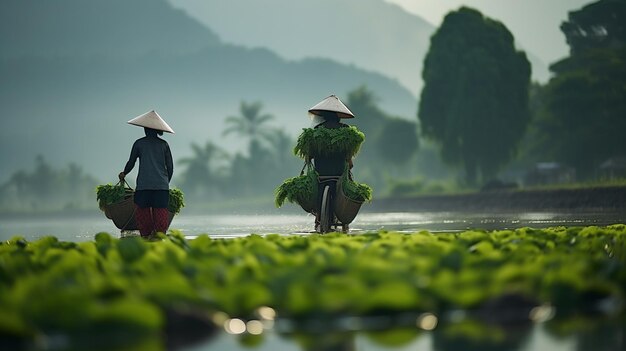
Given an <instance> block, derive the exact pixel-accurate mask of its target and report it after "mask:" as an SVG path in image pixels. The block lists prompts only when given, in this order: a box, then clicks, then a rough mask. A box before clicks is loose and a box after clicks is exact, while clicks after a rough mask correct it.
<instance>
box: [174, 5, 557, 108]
mask: <svg viewBox="0 0 626 351" xmlns="http://www.w3.org/2000/svg"><path fill="white" fill-rule="evenodd" d="M169 1H170V2H171V3H172V4H173V5H174V6H175V7H177V8H180V9H183V10H185V11H186V12H187V13H188V14H189V15H190V16H192V17H193V18H195V19H197V20H198V21H200V22H202V23H205V24H207V25H208V26H210V27H211V28H212V29H213V30H214V31H215V32H216V33H217V34H218V35H219V36H220V37H221V38H222V39H223V40H224V41H226V42H230V43H234V44H238V45H245V46H249V47H266V48H269V49H271V50H272V51H275V52H276V53H278V54H279V55H281V56H283V57H285V58H287V59H302V58H305V57H327V58H330V59H333V60H336V61H339V62H344V63H347V64H354V65H356V66H358V67H363V68H365V69H368V70H372V71H377V72H381V73H383V74H385V75H386V76H389V77H392V78H394V79H397V80H398V81H399V82H400V83H402V85H404V86H405V87H407V88H408V89H409V90H410V91H411V92H412V93H413V95H414V96H419V94H420V92H421V87H422V85H423V82H422V77H421V74H422V63H423V60H424V57H425V56H426V53H427V52H428V49H429V46H430V37H431V36H432V34H433V33H434V32H435V30H436V27H435V26H433V25H432V24H430V23H429V22H427V21H426V20H424V19H423V18H422V17H419V16H418V15H415V14H411V13H408V12H406V11H405V10H404V9H402V8H400V7H399V6H398V5H395V4H391V3H389V2H386V1H384V0H316V1H293V0H169ZM244 9H245V10H244ZM505 25H506V23H505ZM522 50H524V49H523V48H522ZM524 51H526V50H524ZM527 54H528V57H529V60H530V61H531V63H532V66H533V79H535V80H539V81H542V82H545V81H546V80H547V79H548V77H549V73H548V69H547V65H546V64H545V63H543V62H542V61H541V60H540V59H538V58H536V56H535V55H533V54H532V53H531V52H527Z"/></svg>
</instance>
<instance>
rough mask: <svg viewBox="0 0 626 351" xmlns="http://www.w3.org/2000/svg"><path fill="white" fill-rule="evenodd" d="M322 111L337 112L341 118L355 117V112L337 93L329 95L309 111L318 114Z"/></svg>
mask: <svg viewBox="0 0 626 351" xmlns="http://www.w3.org/2000/svg"><path fill="white" fill-rule="evenodd" d="M320 111H331V112H337V114H338V115H339V118H354V113H352V111H350V109H348V108H347V107H346V105H344V104H343V102H341V100H339V98H338V97H337V96H335V95H331V96H329V97H327V98H326V99H324V100H322V101H320V102H319V103H318V104H317V105H315V106H313V107H311V108H310V109H309V112H311V113H313V114H316V115H319V114H320V113H319V112H320Z"/></svg>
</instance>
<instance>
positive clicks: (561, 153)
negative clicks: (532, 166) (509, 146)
mask: <svg viewBox="0 0 626 351" xmlns="http://www.w3.org/2000/svg"><path fill="white" fill-rule="evenodd" d="M625 26H626V1H624V0H601V1H598V2H595V3H593V4H590V5H587V6H585V7H583V8H582V9H580V10H578V11H573V12H570V14H569V18H568V20H567V21H566V22H564V23H563V24H562V26H561V30H562V31H563V33H564V34H565V37H566V39H567V42H568V44H569V45H570V49H571V50H570V56H569V57H567V58H565V59H563V60H561V61H559V62H557V63H555V64H553V65H552V66H551V67H550V68H551V70H552V71H553V72H554V74H555V76H554V78H553V79H552V80H551V81H550V82H549V84H548V85H547V86H546V87H545V88H544V89H543V97H542V99H541V102H542V104H543V106H542V107H543V109H541V110H540V111H539V113H538V115H537V117H536V122H535V124H536V127H535V128H534V129H536V130H538V133H537V134H538V135H539V136H540V140H542V141H543V143H540V144H539V145H538V146H539V147H540V148H541V149H543V150H544V151H545V153H546V154H547V155H549V156H551V157H552V158H553V159H554V160H556V161H560V162H563V163H566V164H569V165H571V166H574V167H575V168H576V170H577V174H578V175H579V176H580V177H581V178H589V177H592V176H593V175H594V173H595V168H596V167H597V166H598V165H599V164H600V163H601V162H603V161H604V160H606V159H607V158H610V157H613V156H624V155H625V153H626V151H625V150H626V138H624V136H623V134H624V131H625V130H626V47H625V46H624V44H625V42H626V30H625Z"/></svg>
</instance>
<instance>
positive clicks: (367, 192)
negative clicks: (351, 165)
mask: <svg viewBox="0 0 626 351" xmlns="http://www.w3.org/2000/svg"><path fill="white" fill-rule="evenodd" d="M341 182H342V183H341V187H342V189H343V193H344V195H346V196H347V197H348V198H350V199H352V200H354V201H359V202H363V201H372V188H371V187H370V186H369V185H367V184H364V183H358V182H355V181H353V180H350V179H349V178H348V174H347V172H346V173H345V174H344V175H343V178H342V180H341Z"/></svg>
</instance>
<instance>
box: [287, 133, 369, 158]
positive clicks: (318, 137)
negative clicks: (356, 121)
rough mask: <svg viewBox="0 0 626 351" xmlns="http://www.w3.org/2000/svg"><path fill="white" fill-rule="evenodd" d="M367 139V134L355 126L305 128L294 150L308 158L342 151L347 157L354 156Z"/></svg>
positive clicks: (298, 154)
mask: <svg viewBox="0 0 626 351" xmlns="http://www.w3.org/2000/svg"><path fill="white" fill-rule="evenodd" d="M363 141H365V134H363V133H362V132H361V131H359V130H358V129H357V127H355V126H350V127H346V128H337V129H331V128H304V129H303V131H302V133H301V134H300V136H298V140H297V142H296V146H295V148H294V149H293V152H294V154H295V155H296V156H298V157H300V158H303V159H307V158H315V157H317V156H324V155H328V154H332V153H342V154H345V155H346V158H352V157H354V156H355V155H356V154H357V153H358V152H359V149H360V148H361V144H362V143H363Z"/></svg>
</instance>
